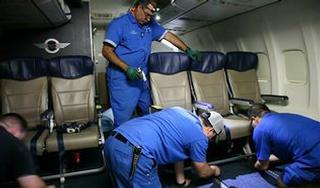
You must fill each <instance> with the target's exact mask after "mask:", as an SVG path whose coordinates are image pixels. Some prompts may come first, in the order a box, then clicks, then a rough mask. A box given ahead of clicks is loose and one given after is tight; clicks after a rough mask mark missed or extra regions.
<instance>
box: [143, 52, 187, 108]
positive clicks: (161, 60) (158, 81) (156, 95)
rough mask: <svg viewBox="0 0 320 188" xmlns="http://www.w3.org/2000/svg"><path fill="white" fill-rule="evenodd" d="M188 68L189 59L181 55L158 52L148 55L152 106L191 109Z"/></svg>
mask: <svg viewBox="0 0 320 188" xmlns="http://www.w3.org/2000/svg"><path fill="white" fill-rule="evenodd" d="M189 66H190V59H189V58H188V56H186V55H185V54H183V53H179V52H160V53H153V54H151V55H150V58H149V72H150V84H151V96H152V99H153V104H154V105H158V106H161V107H172V106H180V107H183V108H185V109H188V110H191V109H192V100H191V91H190V84H189V80H188V72H187V70H188V68H189Z"/></svg>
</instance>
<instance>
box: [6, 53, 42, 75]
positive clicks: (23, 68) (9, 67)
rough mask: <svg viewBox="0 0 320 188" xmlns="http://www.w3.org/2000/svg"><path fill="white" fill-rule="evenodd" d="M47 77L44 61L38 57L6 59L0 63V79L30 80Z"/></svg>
mask: <svg viewBox="0 0 320 188" xmlns="http://www.w3.org/2000/svg"><path fill="white" fill-rule="evenodd" d="M43 76H47V67H46V60H44V59H42V58H40V57H23V58H13V59H6V60H2V61H1V62H0V78H3V79H13V80H32V79H35V78H38V77H43Z"/></svg>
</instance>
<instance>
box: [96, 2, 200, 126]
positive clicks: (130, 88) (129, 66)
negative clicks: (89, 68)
mask: <svg viewBox="0 0 320 188" xmlns="http://www.w3.org/2000/svg"><path fill="white" fill-rule="evenodd" d="M155 11H156V1H155V0H144V1H142V0H135V1H134V3H133V5H132V7H131V8H130V9H129V11H128V13H127V14H125V15H123V16H120V17H118V18H116V19H114V20H113V21H112V22H111V23H110V24H109V26H108V31H107V32H106V35H105V39H104V42H103V49H102V54H103V56H104V57H105V58H106V59H107V60H109V62H110V63H109V66H108V67H107V71H106V77H107V80H108V87H109V96H110V102H111V107H112V111H113V113H114V118H115V124H114V126H115V127H117V126H119V125H120V124H122V123H124V122H126V121H128V120H129V119H130V118H131V116H132V114H133V112H134V110H135V108H136V106H137V105H138V106H139V108H140V109H141V111H142V114H143V115H145V114H148V113H149V107H150V103H151V102H150V100H151V99H150V94H149V89H148V86H147V85H148V82H147V81H146V75H147V74H148V68H147V62H148V58H149V55H150V53H151V43H152V41H160V40H162V39H163V38H164V39H166V40H168V41H169V42H171V43H172V44H173V45H175V46H176V47H178V48H179V49H181V50H182V51H184V52H186V53H187V55H188V56H189V57H191V58H192V59H196V58H198V57H199V52H198V51H193V50H192V49H191V48H189V47H188V46H187V45H186V44H185V43H184V42H183V41H182V40H180V39H179V38H178V37H177V36H176V35H174V34H173V33H171V32H168V31H166V30H165V29H164V28H163V27H162V26H161V25H159V24H158V23H157V22H156V21H155V20H154V19H153V18H152V16H153V15H154V13H155Z"/></svg>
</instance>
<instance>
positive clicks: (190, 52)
mask: <svg viewBox="0 0 320 188" xmlns="http://www.w3.org/2000/svg"><path fill="white" fill-rule="evenodd" d="M186 54H187V55H188V56H189V57H190V58H191V59H192V60H200V57H201V55H200V52H199V51H198V50H192V49H191V48H189V47H188V48H187V50H186Z"/></svg>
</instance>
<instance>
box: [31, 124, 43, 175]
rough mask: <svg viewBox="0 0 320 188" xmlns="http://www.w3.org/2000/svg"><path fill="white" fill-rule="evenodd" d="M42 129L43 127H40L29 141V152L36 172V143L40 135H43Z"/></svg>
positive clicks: (37, 167) (37, 166)
mask: <svg viewBox="0 0 320 188" xmlns="http://www.w3.org/2000/svg"><path fill="white" fill-rule="evenodd" d="M44 129H45V128H44V127H40V128H39V129H38V131H37V133H36V134H35V135H34V136H33V137H32V139H31V141H30V152H31V154H32V158H33V163H34V167H35V169H36V170H39V169H40V167H39V164H38V159H37V142H38V139H39V138H40V136H41V134H42V133H43V131H44Z"/></svg>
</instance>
